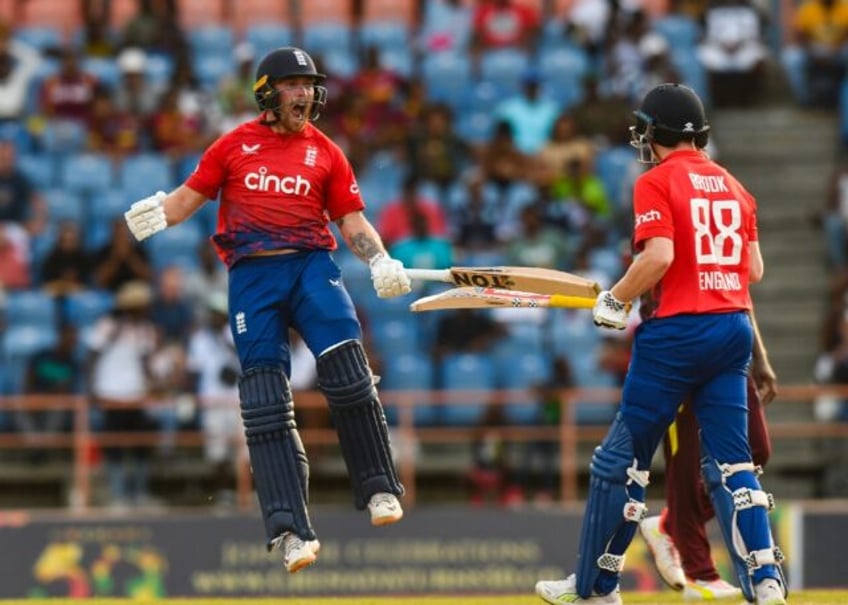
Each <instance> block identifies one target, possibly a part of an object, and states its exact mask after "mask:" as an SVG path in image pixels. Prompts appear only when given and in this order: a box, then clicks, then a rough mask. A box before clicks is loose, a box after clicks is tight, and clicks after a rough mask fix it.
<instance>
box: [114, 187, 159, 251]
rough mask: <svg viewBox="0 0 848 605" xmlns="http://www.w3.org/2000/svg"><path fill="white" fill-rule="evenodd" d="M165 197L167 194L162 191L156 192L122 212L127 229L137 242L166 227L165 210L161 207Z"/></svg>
mask: <svg viewBox="0 0 848 605" xmlns="http://www.w3.org/2000/svg"><path fill="white" fill-rule="evenodd" d="M165 197H167V194H166V193H165V192H164V191H157V192H156V193H154V194H153V195H151V196H150V197H146V198H144V199H143V200H139V201H137V202H136V203H134V204H133V205H132V206H130V209H129V210H127V211H126V212H124V220H126V221H127V227H129V228H130V231H131V232H132V234H133V235H134V236H135V239H137V240H138V241H142V240H144V239H147V238H148V237H150V236H151V235H153V234H154V233H159V232H160V231H162V230H163V229H165V228H166V227H167V226H168V221H167V220H166V219H165V209H164V208H163V207H162V202H163V200H164V199H165Z"/></svg>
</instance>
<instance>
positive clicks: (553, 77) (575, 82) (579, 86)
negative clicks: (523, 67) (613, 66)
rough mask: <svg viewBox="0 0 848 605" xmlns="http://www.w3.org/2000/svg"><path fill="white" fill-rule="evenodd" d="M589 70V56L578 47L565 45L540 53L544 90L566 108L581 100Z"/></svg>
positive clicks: (546, 94)
mask: <svg viewBox="0 0 848 605" xmlns="http://www.w3.org/2000/svg"><path fill="white" fill-rule="evenodd" d="M588 72H589V57H588V56H587V54H586V52H585V51H584V50H583V49H581V48H577V47H573V46H564V47H561V48H556V49H553V50H548V51H545V52H542V53H540V55H539V74H540V76H541V78H542V92H543V93H544V94H545V96H547V97H550V98H551V99H553V100H555V101H557V102H558V103H560V104H561V105H562V106H563V108H564V109H567V108H569V107H572V106H573V105H576V104H577V103H579V102H580V100H581V98H582V95H583V80H584V78H585V77H586V74H587V73H588Z"/></svg>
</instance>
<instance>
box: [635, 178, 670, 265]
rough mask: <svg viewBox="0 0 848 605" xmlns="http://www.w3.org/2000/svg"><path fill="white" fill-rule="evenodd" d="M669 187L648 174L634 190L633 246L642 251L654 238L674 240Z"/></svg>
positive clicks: (637, 183) (637, 181) (638, 180)
mask: <svg viewBox="0 0 848 605" xmlns="http://www.w3.org/2000/svg"><path fill="white" fill-rule="evenodd" d="M668 193H669V192H668V185H667V184H666V183H663V182H660V181H659V180H658V179H656V178H654V175H653V173H651V172H646V173H645V174H643V175H642V176H641V177H639V179H637V180H636V184H635V186H634V189H633V246H634V248H635V249H636V250H641V249H642V246H643V245H644V243H645V240H649V239H651V238H652V237H667V238H669V239H674V220H673V218H672V213H671V207H670V205H669V195H668Z"/></svg>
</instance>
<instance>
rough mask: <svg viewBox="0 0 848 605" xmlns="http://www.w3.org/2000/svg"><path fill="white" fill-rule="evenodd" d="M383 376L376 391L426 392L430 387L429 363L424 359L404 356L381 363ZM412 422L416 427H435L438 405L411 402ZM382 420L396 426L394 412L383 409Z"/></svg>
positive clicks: (422, 357) (431, 365)
mask: <svg viewBox="0 0 848 605" xmlns="http://www.w3.org/2000/svg"><path fill="white" fill-rule="evenodd" d="M383 365H384V367H385V372H384V373H383V376H382V380H381V381H380V385H379V386H380V389H381V390H385V391H429V390H432V389H433V386H434V382H433V379H434V368H433V362H432V361H431V360H430V358H429V357H428V356H427V355H424V354H421V353H420V352H419V353H405V354H401V355H396V356H394V357H391V358H389V359H386V360H384V362H383ZM415 404H416V405H415V413H414V422H415V424H416V426H432V425H435V424H438V418H439V408H438V405H435V404H430V403H427V402H426V401H421V402H419V401H416V402H415ZM386 418H387V419H388V421H389V423H390V424H392V425H395V424H397V420H398V410H397V409H396V408H395V407H394V406H386Z"/></svg>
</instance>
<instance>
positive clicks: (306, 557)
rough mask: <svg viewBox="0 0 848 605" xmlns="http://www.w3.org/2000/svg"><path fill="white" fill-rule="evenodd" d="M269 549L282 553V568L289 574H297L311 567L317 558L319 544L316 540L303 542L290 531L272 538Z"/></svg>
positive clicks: (319, 548)
mask: <svg viewBox="0 0 848 605" xmlns="http://www.w3.org/2000/svg"><path fill="white" fill-rule="evenodd" d="M271 547H272V548H273V549H275V550H282V551H283V567H285V568H286V571H287V572H289V573H297V572H299V571H300V570H301V569H303V568H304V567H307V566H309V565H312V564H313V563H314V562H315V559H317V558H318V551H319V550H321V543H320V542H318V540H304V539H302V538H301V537H300V536H298V535H297V534H294V533H292V532H290V531H287V532H285V533H284V534H283V535H281V536H278V537H276V538H274V539H273V540H272V541H271Z"/></svg>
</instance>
